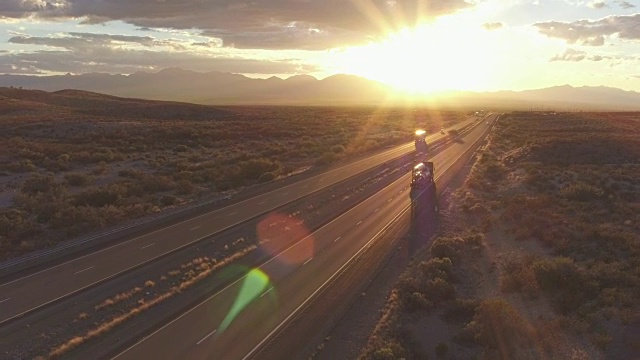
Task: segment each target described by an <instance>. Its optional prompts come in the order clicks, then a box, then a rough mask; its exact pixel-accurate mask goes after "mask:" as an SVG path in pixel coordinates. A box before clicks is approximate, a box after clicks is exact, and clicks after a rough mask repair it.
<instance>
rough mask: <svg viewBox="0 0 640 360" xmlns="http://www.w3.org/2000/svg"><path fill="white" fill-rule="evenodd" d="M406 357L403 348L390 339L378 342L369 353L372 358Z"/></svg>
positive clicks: (380, 359)
mask: <svg viewBox="0 0 640 360" xmlns="http://www.w3.org/2000/svg"><path fill="white" fill-rule="evenodd" d="M406 357H407V354H406V351H405V349H404V348H403V347H402V345H400V344H399V343H398V342H397V341H394V340H390V341H385V342H384V343H382V344H380V345H379V346H378V347H377V348H376V349H375V350H373V352H372V354H371V358H372V359H374V360H394V359H404V358H406Z"/></svg>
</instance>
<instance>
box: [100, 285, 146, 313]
mask: <svg viewBox="0 0 640 360" xmlns="http://www.w3.org/2000/svg"><path fill="white" fill-rule="evenodd" d="M140 292H142V288H140V287H135V288H133V289H131V290H129V291H127V292H124V293H120V294H117V295H116V296H114V297H112V298H109V299H107V300H105V301H103V302H101V303H100V304H98V305H96V306H95V310H96V311H97V310H100V309H103V308H106V307H109V306H113V305H115V304H118V303H121V302H123V301H125V300H129V299H130V298H131V297H132V296H133V295H135V294H138V293H140Z"/></svg>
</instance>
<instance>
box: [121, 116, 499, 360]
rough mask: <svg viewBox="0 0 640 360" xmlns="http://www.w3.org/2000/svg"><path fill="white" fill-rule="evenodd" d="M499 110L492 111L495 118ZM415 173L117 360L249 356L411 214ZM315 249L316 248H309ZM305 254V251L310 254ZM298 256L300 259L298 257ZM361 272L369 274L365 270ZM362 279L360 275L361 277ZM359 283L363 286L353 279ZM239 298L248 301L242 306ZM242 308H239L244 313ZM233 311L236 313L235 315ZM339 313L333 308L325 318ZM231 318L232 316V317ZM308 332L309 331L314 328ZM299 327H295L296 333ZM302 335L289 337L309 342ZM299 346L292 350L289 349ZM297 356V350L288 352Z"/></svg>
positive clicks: (451, 160) (447, 157)
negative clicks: (302, 255)
mask: <svg viewBox="0 0 640 360" xmlns="http://www.w3.org/2000/svg"><path fill="white" fill-rule="evenodd" d="M495 118H496V115H492V116H491V117H490V121H493V120H494V119H495ZM487 131H488V127H487V126H486V125H484V124H481V125H480V126H478V127H476V128H475V129H474V130H472V131H471V132H470V133H469V134H468V135H467V136H465V137H464V139H463V141H461V142H459V143H453V144H452V145H451V146H450V147H449V148H447V149H445V150H444V151H443V152H441V153H439V154H437V155H436V156H435V157H433V158H432V159H431V161H434V163H435V168H436V179H437V181H440V179H441V178H442V177H443V176H444V174H447V170H448V169H449V168H450V167H452V166H453V165H454V164H455V163H456V162H457V160H458V159H460V158H461V157H462V156H463V154H466V153H468V149H470V148H471V146H472V145H473V144H476V143H478V142H479V141H481V140H482V139H483V138H484V136H485V135H486V133H487ZM409 182H410V174H406V175H405V176H403V177H401V178H400V179H399V180H397V181H395V182H393V183H392V184H390V185H388V186H387V187H385V188H384V189H382V190H381V191H379V192H378V193H376V194H375V195H373V196H371V197H369V198H368V199H367V200H365V201H364V202H362V203H360V204H358V205H357V206H355V207H353V208H352V209H350V210H349V211H347V212H345V213H344V214H342V215H341V216H339V217H337V218H335V219H334V220H332V221H331V222H329V223H327V224H326V225H324V226H323V227H321V228H319V229H318V230H316V231H315V232H313V233H312V234H311V235H310V236H308V237H306V238H304V239H301V240H300V241H298V242H296V243H295V244H293V245H291V246H290V247H289V248H288V249H286V250H284V251H283V252H281V253H280V254H278V255H277V256H275V257H273V258H272V259H270V260H269V261H267V262H266V263H264V264H263V265H261V266H260V267H258V268H256V269H253V270H251V271H250V272H249V273H248V274H247V275H246V276H245V277H243V278H241V279H238V280H237V281H235V282H233V283H231V284H230V285H228V286H227V287H226V288H224V289H222V290H220V291H218V292H216V293H215V294H213V295H212V296H210V297H209V298H207V299H206V300H204V301H202V302H201V303H199V304H198V305H196V306H195V307H192V308H191V309H189V310H188V311H186V312H184V313H183V314H182V315H180V316H179V317H177V318H175V319H174V320H172V321H171V322H169V323H168V324H166V325H164V326H163V327H161V328H160V329H158V330H156V331H155V332H153V333H151V334H149V335H148V336H145V337H144V338H143V339H142V340H140V341H139V342H137V343H135V344H134V345H132V346H131V347H129V348H127V349H125V350H124V351H123V352H121V353H119V354H118V355H116V356H115V358H116V359H119V360H121V359H142V358H157V359H212V358H213V359H245V358H251V357H254V356H255V355H256V354H257V353H258V352H259V350H261V348H262V346H264V345H265V344H267V343H269V341H270V340H271V339H272V338H273V337H274V335H276V334H277V333H278V332H279V331H280V330H282V329H283V328H284V327H286V326H287V324H288V323H289V320H291V319H292V318H293V317H295V316H296V315H298V314H299V313H300V311H301V310H302V309H303V308H304V307H305V306H306V305H307V303H308V302H309V301H310V299H313V298H314V296H315V295H317V294H319V293H321V292H322V291H324V290H326V288H327V285H328V284H329V283H331V281H332V280H333V279H335V278H336V277H337V276H338V275H339V274H340V273H341V271H342V270H344V269H346V268H348V267H349V265H350V264H351V260H353V259H357V258H358V257H359V256H360V255H362V254H366V253H367V249H368V248H370V247H372V246H373V245H374V244H375V242H377V241H379V240H380V239H381V238H383V236H382V235H383V234H384V232H385V229H387V228H388V227H389V226H391V225H392V224H393V223H394V222H395V220H396V219H398V218H400V217H402V216H405V218H406V211H407V209H408V206H409V195H408V191H409V187H408V185H409ZM309 249H312V250H313V251H309ZM300 254H305V256H304V257H303V258H301V257H300ZM291 259H296V261H291ZM361 275H362V276H361V278H362V277H365V274H361ZM354 279H355V280H354V281H358V276H357V275H356V276H354ZM352 285H353V287H355V286H356V284H352ZM239 304H241V305H243V306H240V307H239ZM238 310H240V311H239V312H238ZM230 314H236V316H235V317H231V315H230ZM332 315H333V314H330V313H329V314H326V316H325V320H326V319H328V318H330V317H331V316H332ZM230 318H231V319H232V321H230ZM307 331H308V329H307ZM291 332H292V333H295V332H296V331H295V329H294V330H293V331H291ZM308 340H309V339H306V338H297V339H292V340H290V341H289V342H290V343H291V342H294V343H298V344H301V343H304V342H305V341H308ZM285 351H293V349H290V350H285ZM281 354H287V357H290V358H294V357H295V356H296V355H297V354H296V353H292V352H281Z"/></svg>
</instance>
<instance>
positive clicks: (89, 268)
mask: <svg viewBox="0 0 640 360" xmlns="http://www.w3.org/2000/svg"><path fill="white" fill-rule="evenodd" d="M94 267H95V266H90V267H88V268H86V269H83V270H80V271H76V272H74V273H73V275H78V274H80V273H81V272H85V271H87V270H91V269H93V268H94Z"/></svg>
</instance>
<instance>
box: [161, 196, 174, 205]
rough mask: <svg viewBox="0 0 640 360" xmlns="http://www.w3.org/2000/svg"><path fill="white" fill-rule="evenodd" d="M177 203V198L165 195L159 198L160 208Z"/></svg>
mask: <svg viewBox="0 0 640 360" xmlns="http://www.w3.org/2000/svg"><path fill="white" fill-rule="evenodd" d="M177 203H178V198H177V197H175V196H173V195H165V196H162V197H161V198H160V204H161V205H162V206H171V205H175V204H177Z"/></svg>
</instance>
